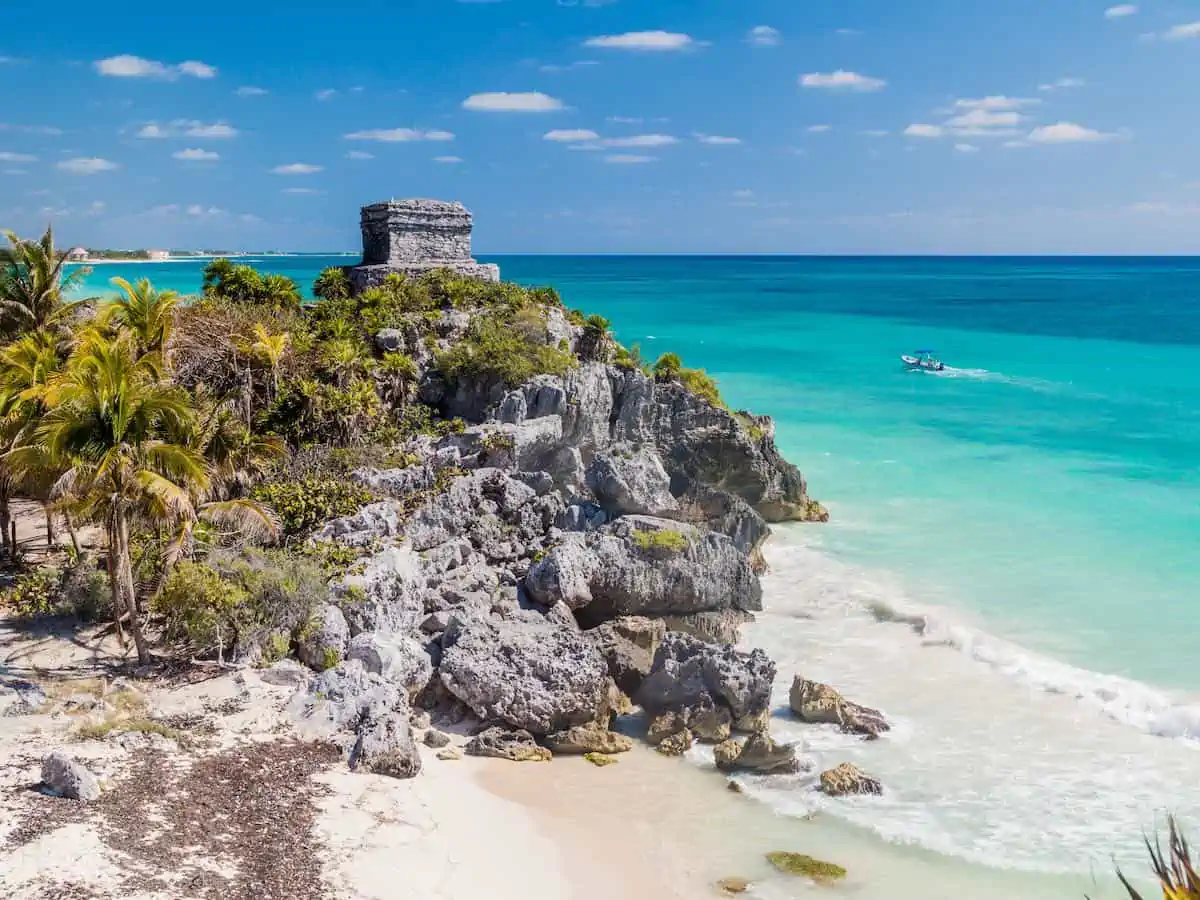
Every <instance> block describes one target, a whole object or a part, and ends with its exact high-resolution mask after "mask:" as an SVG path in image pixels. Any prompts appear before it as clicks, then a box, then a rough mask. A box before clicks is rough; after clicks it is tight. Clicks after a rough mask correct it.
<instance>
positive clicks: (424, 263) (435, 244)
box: [349, 199, 500, 292]
mask: <svg viewBox="0 0 1200 900" xmlns="http://www.w3.org/2000/svg"><path fill="white" fill-rule="evenodd" d="M471 227H472V224H471V213H470V212H468V210H467V208H466V207H465V206H463V205H462V204H461V203H447V202H445V201H442V200H415V199H414V200H387V201H384V202H382V203H372V204H371V205H370V206H364V207H363V208H362V241H363V258H362V264H361V265H358V266H355V267H354V268H352V269H351V270H350V273H349V274H350V283H351V284H352V285H353V287H354V290H355V291H357V292H361V291H364V290H366V289H367V288H369V287H376V286H378V285H380V284H382V283H383V280H384V279H385V278H386V277H387V276H388V275H391V274H394V273H395V274H400V275H405V276H410V277H411V276H417V275H421V274H424V273H425V272H430V271H432V270H434V269H450V270H452V271H453V272H455V273H457V274H459V275H466V276H468V277H471V278H478V279H480V280H482V281H499V280H500V269H499V267H497V266H494V265H487V264H484V263H478V262H476V261H475V260H474V259H472V258H471Z"/></svg>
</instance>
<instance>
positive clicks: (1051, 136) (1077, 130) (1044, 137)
mask: <svg viewBox="0 0 1200 900" xmlns="http://www.w3.org/2000/svg"><path fill="white" fill-rule="evenodd" d="M1115 137H1117V135H1116V134H1106V133H1104V132H1102V131H1095V130H1094V129H1091V128H1084V127H1083V126H1082V125H1076V124H1075V123H1074V122H1056V123H1055V124H1053V125H1043V126H1041V127H1040V128H1035V129H1033V131H1031V132H1030V133H1029V137H1028V138H1026V140H1027V141H1028V142H1029V143H1031V144H1084V143H1095V142H1097V141H1108V140H1112V139H1113V138H1115Z"/></svg>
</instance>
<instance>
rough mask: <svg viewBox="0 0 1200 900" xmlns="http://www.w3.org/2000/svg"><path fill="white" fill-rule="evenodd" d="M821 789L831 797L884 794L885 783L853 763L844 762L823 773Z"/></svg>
mask: <svg viewBox="0 0 1200 900" xmlns="http://www.w3.org/2000/svg"><path fill="white" fill-rule="evenodd" d="M821 791H822V792H824V793H826V794H828V795H829V796H831V797H842V796H844V795H846V794H882V793H883V785H882V784H880V783H879V780H878V779H876V778H872V777H871V776H870V775H868V774H867V773H866V772H864V771H863V770H862V769H860V768H859V767H858V766H856V765H853V764H852V763H842V764H841V765H840V766H837V767H835V768H833V769H829V770H827V771H825V772H822V773H821Z"/></svg>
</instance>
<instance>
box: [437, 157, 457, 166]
mask: <svg viewBox="0 0 1200 900" xmlns="http://www.w3.org/2000/svg"><path fill="white" fill-rule="evenodd" d="M433 161H434V162H435V163H443V164H444V165H449V166H453V165H456V164H457V163H460V162H462V157H461V156H435V157H434V158H433Z"/></svg>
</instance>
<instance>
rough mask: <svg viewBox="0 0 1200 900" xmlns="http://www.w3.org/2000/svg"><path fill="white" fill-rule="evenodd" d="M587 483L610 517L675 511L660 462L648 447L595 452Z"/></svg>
mask: <svg viewBox="0 0 1200 900" xmlns="http://www.w3.org/2000/svg"><path fill="white" fill-rule="evenodd" d="M587 484H588V487H589V488H590V489H591V491H592V493H593V494H594V495H595V496H596V502H597V503H599V504H600V506H601V507H602V508H603V509H604V510H605V511H606V512H608V513H610V514H612V515H613V516H625V515H645V516H668V515H669V514H670V513H672V512H675V511H676V510H677V509H678V508H679V504H678V503H677V502H676V500H675V498H674V497H673V496H671V479H670V477H669V476H668V475H667V471H666V469H664V468H663V464H662V460H661V459H659V456H658V454H657V453H655V452H654V451H653V450H650V449H648V448H642V449H640V450H636V451H635V450H632V449H630V448H627V447H612V448H610V449H608V450H606V451H604V452H603V453H598V454H597V455H596V456H595V457H594V458H593V459H592V462H591V465H589V466H588V468H587Z"/></svg>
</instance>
